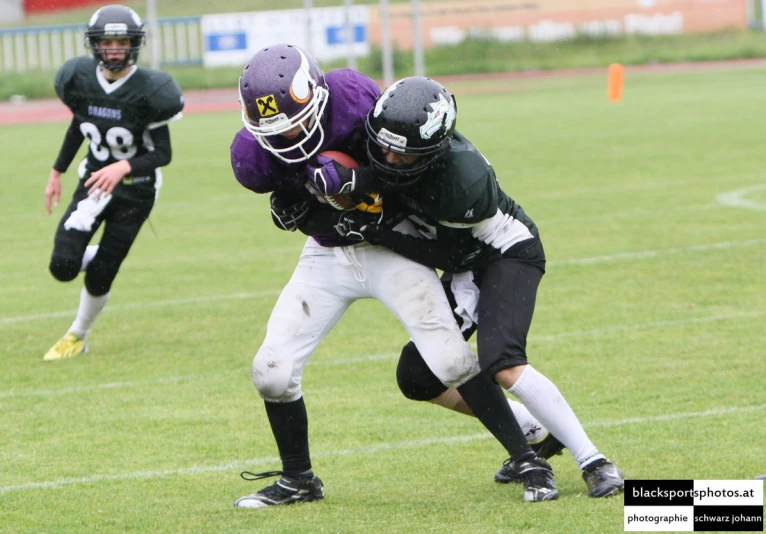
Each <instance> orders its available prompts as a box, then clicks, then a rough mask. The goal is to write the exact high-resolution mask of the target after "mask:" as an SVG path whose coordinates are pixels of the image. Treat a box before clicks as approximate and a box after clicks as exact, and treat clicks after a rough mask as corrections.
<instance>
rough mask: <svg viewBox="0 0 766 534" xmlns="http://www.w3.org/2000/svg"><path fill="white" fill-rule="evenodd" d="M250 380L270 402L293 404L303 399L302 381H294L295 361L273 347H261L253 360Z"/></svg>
mask: <svg viewBox="0 0 766 534" xmlns="http://www.w3.org/2000/svg"><path fill="white" fill-rule="evenodd" d="M250 378H251V379H252V381H253V385H254V386H255V389H257V390H258V394H259V395H260V396H261V397H262V398H263V399H264V400H266V401H269V402H292V401H294V400H298V399H299V398H300V397H301V388H300V380H297V379H293V361H292V359H291V358H289V357H285V356H284V355H283V353H282V352H281V351H280V350H279V349H276V348H273V347H265V346H263V347H261V348H260V350H259V351H258V354H256V355H255V358H253V365H252V367H251V368H250Z"/></svg>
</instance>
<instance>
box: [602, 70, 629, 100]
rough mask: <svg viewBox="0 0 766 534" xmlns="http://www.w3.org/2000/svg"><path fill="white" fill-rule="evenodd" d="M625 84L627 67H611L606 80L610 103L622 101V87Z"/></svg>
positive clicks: (607, 95)
mask: <svg viewBox="0 0 766 534" xmlns="http://www.w3.org/2000/svg"><path fill="white" fill-rule="evenodd" d="M624 83H625V67H624V66H622V65H621V64H619V63H612V64H611V65H609V70H608V73H607V80H606V97H607V98H608V99H609V101H610V102H619V101H620V100H622V86H623V85H624Z"/></svg>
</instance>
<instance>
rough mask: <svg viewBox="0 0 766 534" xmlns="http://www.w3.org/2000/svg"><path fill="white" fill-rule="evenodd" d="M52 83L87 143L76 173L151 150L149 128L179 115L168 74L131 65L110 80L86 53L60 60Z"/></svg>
mask: <svg viewBox="0 0 766 534" xmlns="http://www.w3.org/2000/svg"><path fill="white" fill-rule="evenodd" d="M55 88H56V94H57V95H58V96H59V98H60V99H61V101H62V102H63V103H64V104H66V106H67V107H68V108H69V109H70V110H71V111H72V113H73V114H74V121H73V122H74V125H75V126H77V127H78V128H79V130H80V132H81V133H82V134H83V136H84V137H85V138H86V141H87V142H88V145H89V146H88V155H87V158H86V159H85V160H84V161H83V162H82V163H81V164H80V167H79V168H78V174H79V176H80V178H86V177H87V176H89V175H90V174H91V173H92V172H93V171H95V170H98V169H100V168H102V167H105V166H106V165H109V164H111V163H114V162H116V161H119V160H125V159H130V158H133V157H135V156H141V155H143V154H145V153H146V152H147V151H150V150H152V148H153V144H152V136H151V131H152V129H154V128H159V127H161V126H164V125H166V124H167V123H168V122H170V121H171V120H174V119H176V118H180V116H181V110H182V109H183V95H182V93H181V89H180V87H179V86H178V84H177V83H176V82H175V80H174V79H173V78H172V76H170V75H169V74H167V73H165V72H161V71H156V70H153V69H147V68H143V67H136V68H134V69H133V71H132V72H131V73H130V74H128V75H127V76H125V77H124V78H121V79H119V80H117V81H115V82H112V83H110V82H109V81H107V80H106V78H105V77H104V75H103V74H102V73H101V70H100V69H99V67H98V63H97V62H96V61H95V59H94V58H92V57H78V58H74V59H70V60H68V61H67V62H66V63H64V65H62V66H61V68H59V70H58V72H57V73H56V78H55ZM152 174H153V173H152ZM134 178H139V177H134ZM151 179H152V180H153V179H154V177H153V176H152V177H151Z"/></svg>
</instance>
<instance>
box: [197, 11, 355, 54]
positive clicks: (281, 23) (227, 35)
mask: <svg viewBox="0 0 766 534" xmlns="http://www.w3.org/2000/svg"><path fill="white" fill-rule="evenodd" d="M308 13H309V18H308V20H307V11H306V10H305V9H285V10H280V11H254V12H248V13H226V14H216V15H203V16H202V38H203V44H204V55H203V58H202V61H203V64H204V66H205V67H223V66H237V67H240V66H244V64H245V63H247V60H248V59H250V57H251V56H252V55H253V54H255V53H256V52H257V51H258V50H260V49H261V48H264V47H266V46H269V45H272V44H276V43H290V44H294V45H297V46H300V47H302V48H304V49H305V50H307V51H308V52H309V53H311V55H313V56H314V57H315V58H317V59H318V60H319V61H329V60H334V59H340V58H344V57H347V56H348V50H349V48H348V44H347V39H346V8H345V7H324V8H313V9H311V10H310V11H309V12H308ZM348 15H349V21H350V24H351V34H352V35H351V39H352V44H351V48H352V52H353V54H354V56H356V57H359V56H366V55H367V54H369V52H370V40H369V32H368V25H369V11H368V8H367V6H352V7H351V8H349V9H348Z"/></svg>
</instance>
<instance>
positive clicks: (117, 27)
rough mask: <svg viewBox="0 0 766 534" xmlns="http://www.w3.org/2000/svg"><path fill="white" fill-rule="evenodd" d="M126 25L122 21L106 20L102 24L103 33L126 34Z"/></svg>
mask: <svg viewBox="0 0 766 534" xmlns="http://www.w3.org/2000/svg"><path fill="white" fill-rule="evenodd" d="M127 34H128V25H127V24H125V23H124V22H108V23H106V24H104V35H127Z"/></svg>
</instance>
